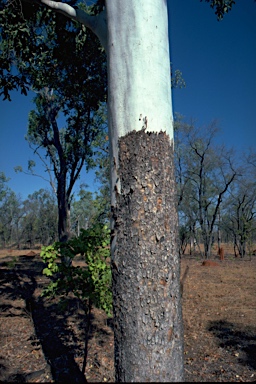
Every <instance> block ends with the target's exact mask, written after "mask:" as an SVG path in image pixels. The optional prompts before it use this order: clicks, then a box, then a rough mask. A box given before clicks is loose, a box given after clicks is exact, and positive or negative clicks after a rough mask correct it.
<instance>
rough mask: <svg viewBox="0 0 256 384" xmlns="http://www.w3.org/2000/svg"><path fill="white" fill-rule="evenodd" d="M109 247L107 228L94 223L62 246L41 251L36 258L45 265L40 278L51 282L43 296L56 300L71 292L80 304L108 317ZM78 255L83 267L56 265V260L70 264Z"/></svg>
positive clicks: (109, 297)
mask: <svg viewBox="0 0 256 384" xmlns="http://www.w3.org/2000/svg"><path fill="white" fill-rule="evenodd" d="M109 243H110V231H109V229H108V227H107V226H106V225H103V224H100V223H97V224H96V225H94V226H93V227H91V228H89V229H86V230H81V234H80V236H78V237H75V238H72V239H70V240H69V241H67V242H66V243H60V242H56V243H54V244H53V245H50V246H48V247H43V248H42V251H41V254H40V256H41V258H42V259H43V261H44V262H45V263H47V267H46V268H44V270H43V274H44V275H46V276H49V277H50V278H51V279H52V281H51V282H50V284H49V285H48V287H47V288H46V289H45V290H44V292H43V294H44V295H45V296H56V295H63V294H64V295H68V293H69V292H73V293H74V295H75V296H76V297H78V298H79V299H80V300H81V301H82V302H83V304H86V305H87V306H91V305H92V304H93V305H95V306H96V307H97V308H101V309H103V310H104V311H105V312H106V313H107V315H109V316H110V315H111V312H112V292H111V269H110V263H109V262H108V260H109V258H110V249H109ZM78 254H80V255H81V256H82V257H83V258H84V261H85V266H84V267H74V266H73V265H72V264H71V266H66V265H65V264H64V263H60V262H59V257H60V256H61V258H65V257H67V258H69V259H71V260H73V259H74V257H75V256H76V255H78ZM107 259H108V260H107Z"/></svg>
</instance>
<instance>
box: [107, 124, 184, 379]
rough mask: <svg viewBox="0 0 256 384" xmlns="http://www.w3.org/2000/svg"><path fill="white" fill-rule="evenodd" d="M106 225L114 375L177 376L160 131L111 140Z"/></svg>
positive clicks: (170, 208)
mask: <svg viewBox="0 0 256 384" xmlns="http://www.w3.org/2000/svg"><path fill="white" fill-rule="evenodd" d="M117 173H118V175H119V177H120V181H121V191H119V192H118V191H116V206H115V207H112V210H113V219H114V220H115V224H114V229H113V233H112V242H114V244H112V273H113V299H114V325H115V366H116V380H117V381H118V382H127V381H128V382H129V381H130V382H134V381H135V382H147V381H157V382H164V381H165V382H166V381H169V382H170V381H182V380H183V324H182V313H181V297H180V260H179V253H178V247H177V227H178V226H177V212H176V201H175V200H176V192H175V184H174V163H173V146H172V144H171V143H170V139H169V136H167V135H166V134H165V133H163V132H161V133H159V134H157V133H146V132H145V131H144V130H142V131H139V132H135V131H133V132H131V133H129V134H128V135H126V136H125V137H122V138H120V140H119V169H118V171H117Z"/></svg>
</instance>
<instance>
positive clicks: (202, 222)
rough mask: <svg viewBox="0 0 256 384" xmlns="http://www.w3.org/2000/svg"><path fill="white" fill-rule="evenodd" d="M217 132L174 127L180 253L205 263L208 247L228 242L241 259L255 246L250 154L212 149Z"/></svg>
mask: <svg viewBox="0 0 256 384" xmlns="http://www.w3.org/2000/svg"><path fill="white" fill-rule="evenodd" d="M218 132H219V129H218V126H217V122H216V121H215V122H213V123H212V124H210V125H209V126H207V127H204V128H198V127H196V125H195V123H194V122H190V123H187V122H184V120H183V119H182V118H181V117H180V116H177V119H176V122H175V161H176V181H177V199H178V211H179V231H180V252H181V254H183V253H184V252H185V250H187V249H188V248H189V251H190V252H191V253H192V252H193V251H194V250H195V249H196V251H197V252H199V253H200V254H201V256H202V257H205V258H210V257H211V252H212V246H213V244H214V243H215V244H216V243H217V245H218V247H220V243H221V242H225V243H226V242H229V243H232V244H233V247H234V254H235V255H236V256H238V255H239V256H241V257H244V256H245V255H246V253H250V252H251V251H252V247H253V244H254V247H255V241H256V153H255V152H254V151H253V150H248V151H247V153H245V154H242V153H240V154H239V153H238V152H237V151H235V150H234V149H229V148H228V147H227V146H226V145H223V144H222V145H220V144H217V143H218V142H219V141H220V137H218ZM201 245H202V247H200V246H201Z"/></svg>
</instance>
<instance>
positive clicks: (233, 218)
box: [222, 152, 256, 257]
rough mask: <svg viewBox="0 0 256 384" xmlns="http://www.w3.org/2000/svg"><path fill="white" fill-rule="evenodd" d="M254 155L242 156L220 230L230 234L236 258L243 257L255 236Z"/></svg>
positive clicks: (255, 168) (255, 171) (255, 184)
mask: <svg viewBox="0 0 256 384" xmlns="http://www.w3.org/2000/svg"><path fill="white" fill-rule="evenodd" d="M253 159H255V153H253V152H252V153H251V154H250V156H249V157H248V158H246V156H244V161H243V162H244V165H243V167H242V168H241V170H240V177H239V178H238V180H237V181H236V183H235V184H234V185H233V186H232V188H231V189H230V194H229V197H228V199H227V200H226V201H225V205H224V214H223V220H222V230H223V232H226V233H228V234H231V239H232V241H233V244H234V253H235V255H236V256H238V255H239V256H240V257H244V256H245V255H246V253H247V251H252V249H250V248H251V246H252V244H253V240H254V239H255V234H256V221H255V217H256V182H255V177H256V167H255V164H256V163H255V162H254V160H253Z"/></svg>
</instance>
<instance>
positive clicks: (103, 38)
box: [40, 0, 107, 52]
mask: <svg viewBox="0 0 256 384" xmlns="http://www.w3.org/2000/svg"><path fill="white" fill-rule="evenodd" d="M40 3H41V4H45V5H47V6H48V7H49V8H51V9H53V10H55V11H56V12H59V13H62V14H63V15H65V16H67V17H69V18H70V19H72V20H76V21H78V22H80V23H81V24H84V25H85V26H86V27H87V28H89V29H91V31H92V32H93V33H95V35H96V36H97V37H98V38H99V40H100V42H101V44H102V46H103V48H104V49H105V51H106V52H107V20H106V10H105V9H104V10H103V11H102V12H101V13H99V14H98V15H97V16H91V15H89V14H88V13H86V12H85V11H83V10H82V9H75V8H73V7H71V6H70V5H68V4H64V3H61V2H57V1H52V0H40Z"/></svg>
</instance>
